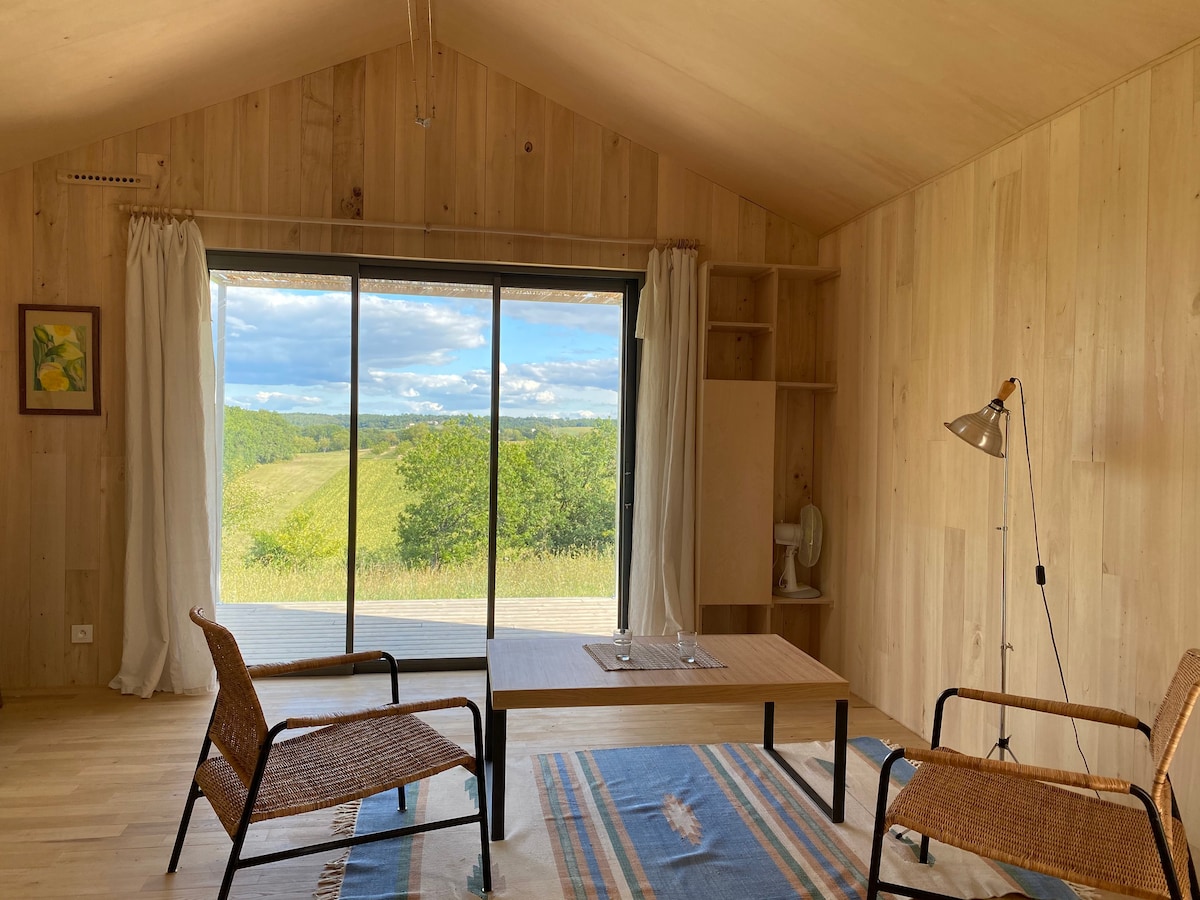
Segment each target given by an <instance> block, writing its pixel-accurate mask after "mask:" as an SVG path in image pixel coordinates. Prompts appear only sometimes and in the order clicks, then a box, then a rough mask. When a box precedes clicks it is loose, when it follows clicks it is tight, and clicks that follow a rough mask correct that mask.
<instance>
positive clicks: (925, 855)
mask: <svg viewBox="0 0 1200 900" xmlns="http://www.w3.org/2000/svg"><path fill="white" fill-rule="evenodd" d="M920 859H921V862H923V863H926V864H928V862H929V835H927V834H923V835H921V856H920Z"/></svg>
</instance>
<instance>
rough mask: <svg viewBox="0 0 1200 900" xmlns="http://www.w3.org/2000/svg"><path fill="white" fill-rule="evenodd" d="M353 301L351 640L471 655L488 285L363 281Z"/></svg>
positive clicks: (484, 519)
mask: <svg viewBox="0 0 1200 900" xmlns="http://www.w3.org/2000/svg"><path fill="white" fill-rule="evenodd" d="M360 292H361V299H360V303H359V320H358V321H359V341H358V358H359V366H358V423H357V424H358V447H359V453H358V504H357V508H356V509H357V514H356V516H355V535H356V542H355V552H356V557H355V558H356V564H355V570H354V639H355V644H356V645H358V646H360V647H368V646H370V647H375V646H380V647H385V648H387V649H388V650H389V652H392V653H393V654H394V655H396V656H397V657H403V658H405V659H471V658H475V657H479V656H481V655H482V654H483V651H484V641H486V639H487V627H488V522H489V516H488V511H489V509H488V507H489V496H490V492H489V488H488V485H489V482H490V477H491V471H490V463H489V452H488V448H489V439H490V435H491V432H492V422H493V420H492V334H493V330H494V329H493V319H492V305H493V304H492V294H493V287H492V284H491V283H490V281H489V282H488V283H485V284H471V283H468V282H463V281H455V282H446V281H429V280H420V279H402V278H377V277H372V278H364V279H363V281H362V283H361V287H360Z"/></svg>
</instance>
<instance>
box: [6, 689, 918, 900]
mask: <svg viewBox="0 0 1200 900" xmlns="http://www.w3.org/2000/svg"><path fill="white" fill-rule="evenodd" d="M259 689H260V693H261V696H262V698H263V704H264V707H265V708H266V713H267V719H268V721H269V722H274V721H277V720H279V719H281V718H284V717H286V716H289V715H298V714H301V713H305V712H311V711H317V710H330V709H346V708H350V707H352V706H357V705H368V704H370V705H374V704H377V703H380V702H386V699H387V686H386V677H385V676H382V675H356V676H346V677H328V678H287V679H274V680H264V681H260V682H259ZM401 691H402V699H419V698H428V697H437V696H448V695H459V694H465V695H466V696H468V697H471V698H472V699H474V700H476V702H478V703H479V704H480V706H481V708H482V700H483V691H484V675H483V673H482V672H449V673H446V672H443V673H421V674H404V675H402V676H401ZM4 702H5V703H4V707H3V708H0V897H4V898H14V900H49V898H56V900H57V898H63V900H65V898H105V900H116V898H120V900H167V898H170V900H184V898H186V900H211V898H214V897H215V896H216V892H217V887H218V885H219V882H220V877H221V874H222V870H223V867H224V862H225V859H226V857H227V854H228V851H229V839H228V837H226V835H225V832H224V831H223V829H222V828H221V827H220V825H219V824H218V823H217V821H216V818H215V817H214V816H213V814H212V812H211V810H210V809H209V808H208V806H207V804H206V803H205V802H204V801H201V802H200V803H199V804H197V807H196V810H197V813H196V815H195V816H194V818H193V822H192V827H191V830H190V832H189V835H188V840H187V843H186V845H185V846H184V850H183V858H182V863H181V865H180V870H179V872H178V873H177V874H175V875H166V874H164V873H165V870H166V865H167V859H168V857H169V855H170V849H171V844H172V841H173V840H174V836H175V829H176V827H177V825H178V821H179V814H180V811H181V810H182V808H183V801H184V796H185V794H186V791H187V786H188V782H189V780H190V778H191V772H192V769H193V767H194V765H195V762H196V754H197V753H198V751H199V748H200V741H201V737H202V735H203V731H204V728H205V725H206V724H207V721H208V716H209V712H210V710H211V698H210V697H206V696H196V697H189V696H172V695H156V696H155V697H153V698H152V699H150V700H139V699H136V698H134V697H122V696H120V695H118V694H116V693H115V692H113V691H110V690H107V689H104V688H87V689H81V690H73V691H68V690H58V691H48V692H47V691H36V692H35V691H23V692H22V691H12V692H6V693H5V697H4ZM761 716H762V712H761V708H759V707H757V706H746V705H738V706H732V705H731V706H725V705H719V706H718V705H714V706H706V707H683V706H673V707H650V706H646V707H636V708H628V709H623V710H621V711H620V712H619V713H615V712H614V711H613V710H609V709H603V708H596V709H589V710H552V711H549V712H544V711H532V712H516V713H512V714H510V716H509V753H510V758H514V757H519V756H521V755H528V754H530V753H538V752H546V751H551V750H562V749H577V748H583V747H604V746H621V745H637V744H654V743H677V742H690V743H711V742H719V741H727V740H737V741H741V740H751V741H752V740H758V739H761V728H762V722H761ZM429 719H430V721H431V722H434V723H435V724H436V726H437V727H439V728H442V729H443V730H444V731H446V733H447V734H449V735H450V736H451V737H453V738H455V739H456V740H460V741H463V742H466V741H467V740H469V735H470V725H469V721H468V720H467V719H466V718H465V717H464V716H463V714H462V711H458V712H457V713H454V712H439V713H435V714H432V715H430V717H429ZM614 723H619V724H618V725H616V726H614ZM832 734H833V708H832V704H830V705H828V706H826V705H823V704H822V705H815V704H806V705H795V704H781V705H780V706H779V707H778V709H777V718H776V736H777V737H776V739H777V740H778V741H780V742H787V741H801V740H816V739H828V738H830V737H832ZM850 734H851V736H855V735H875V736H878V737H881V738H885V739H889V740H897V741H901V742H920V740H919V738H917V737H916V736H915V735H913V734H912V733H911V732H908V731H907V730H906V729H904V728H902V727H901V726H900V725H899V724H898V723H896V722H894V721H893V720H891V719H889V718H888V717H886V716H884V715H883V714H882V713H880V712H879V711H878V710H876V709H874V708H872V707H870V706H867V705H866V704H864V703H862V702H860V701H857V700H855V701H852V703H851V710H850ZM924 746H927V744H924ZM329 815H330V814H329V812H328V811H326V812H318V813H311V814H309V815H307V816H302V817H297V818H293V819H285V820H280V821H279V823H272V824H262V825H259V826H256V828H257V831H256V828H251V830H250V837H249V839H248V841H247V849H248V851H251V852H257V851H261V850H264V849H278V848H281V847H283V846H286V845H287V844H289V843H298V842H308V841H316V840H325V839H327V838H328V823H329ZM336 855H337V854H329V856H328V857H319V856H314V857H308V858H307V859H301V860H292V861H289V862H284V863H278V864H275V865H270V866H263V867H260V868H257V869H248V870H244V871H242V872H240V873H238V875H237V877H236V878H235V880H234V889H233V894H232V896H233V897H236V898H241V900H248V898H256V900H283V898H288V900H310V898H311V896H312V891H313V888H314V886H315V885H316V881H317V877H318V875H319V873H320V871H321V868H322V865H323V864H324V862H325V861H326V860H327V859H328V858H330V857H333V856H336ZM531 900H534V898H531Z"/></svg>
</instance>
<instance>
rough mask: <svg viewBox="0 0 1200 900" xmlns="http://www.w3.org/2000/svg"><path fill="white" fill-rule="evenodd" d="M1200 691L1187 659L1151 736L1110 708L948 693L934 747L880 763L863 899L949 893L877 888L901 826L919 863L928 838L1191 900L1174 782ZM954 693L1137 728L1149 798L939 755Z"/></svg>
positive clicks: (1049, 871)
mask: <svg viewBox="0 0 1200 900" xmlns="http://www.w3.org/2000/svg"><path fill="white" fill-rule="evenodd" d="M1198 694H1200V650H1189V651H1188V652H1187V653H1185V654H1184V655H1183V659H1181V660H1180V662H1179V668H1178V669H1177V670H1176V672H1175V676H1174V678H1172V680H1171V684H1170V687H1169V688H1168V689H1167V693H1166V696H1165V697H1164V698H1163V701H1162V705H1161V706H1160V707H1159V709H1158V714H1157V716H1155V719H1154V727H1153V728H1151V727H1149V726H1147V725H1146V724H1145V723H1143V722H1141V721H1139V720H1138V719H1137V718H1136V717H1135V716H1131V715H1126V714H1125V713H1120V712H1117V711H1115V710H1111V709H1104V708H1102V707H1095V706H1082V705H1080V704H1076V703H1061V702H1058V701H1054V700H1038V699H1034V698H1031V697H1019V696H1015V695H1012V694H1000V693H993V692H991V691H977V690H972V689H967V688H951V689H950V690H947V691H945V692H944V693H943V694H942V696H941V697H939V698H938V702H937V708H936V711H935V713H934V720H933V741H932V743H933V747H934V749H932V750H920V749H910V748H900V749H898V750H895V751H893V752H892V753H891V754H890V755H889V756H888V757H887V759H886V760H885V762H884V765H883V771H882V772H881V774H880V780H879V799H878V807H877V811H876V819H875V836H874V841H873V843H872V847H871V868H870V873H869V875H868V881H867V900H876V898H877V896H878V894H879V892H880V891H886V892H889V893H892V894H899V895H904V896H908V897H917V898H922V900H934V898H941V897H943V896H944V895H942V894H936V893H933V892H930V891H925V890H921V889H919V888H912V887H907V886H905V885H899V884H893V883H890V882H885V881H881V880H880V878H879V864H880V856H881V853H882V850H883V836H884V834H885V833H886V832H887V831H888V829H889V828H891V827H892V826H893V825H899V826H900V827H902V828H907V829H912V830H913V831H916V832H918V833H919V834H921V835H922V838H921V853H920V860H921V862H922V863H927V862H928V861H929V839H930V838H934V839H935V840H939V841H942V842H943V843H946V844H950V845H952V846H955V847H959V848H961V849H964V850H968V851H970V852H972V853H977V854H979V855H980V856H985V857H988V858H989V859H994V860H998V861H999V862H1003V863H1010V864H1012V865H1015V866H1020V867H1022V868H1025V869H1033V870H1034V871H1037V872H1042V873H1044V874H1046V875H1052V876H1055V877H1057V878H1063V879H1066V880H1068V881H1073V882H1076V883H1079V884H1084V885H1088V886H1091V887H1096V888H1101V889H1103V890H1107V891H1115V892H1117V893H1120V894H1127V895H1129V896H1133V897H1142V898H1170V900H1184V898H1186V897H1188V896H1189V891H1190V894H1191V895H1192V896H1200V889H1198V888H1197V884H1196V870H1195V866H1194V864H1193V862H1192V857H1191V852H1190V851H1189V849H1188V843H1187V836H1186V835H1185V834H1184V830H1183V823H1182V822H1181V821H1180V820H1179V809H1178V807H1177V806H1176V804H1175V794H1174V791H1173V790H1172V789H1171V782H1170V779H1169V778H1168V776H1167V768H1168V766H1169V765H1170V763H1171V758H1172V756H1173V755H1174V754H1175V749H1176V747H1178V745H1179V740H1180V738H1181V737H1182V735H1183V729H1184V726H1185V725H1186V723H1187V719H1188V716H1189V715H1190V714H1191V711H1192V706H1193V705H1194V704H1195V702H1196V698H1197V695H1198ZM954 696H958V697H961V698H964V699H968V700H978V701H983V702H984V703H994V704H1002V705H1005V706H1012V707H1019V708H1021V709H1029V710H1034V711H1037V712H1044V713H1051V714H1053V715H1058V716H1069V717H1072V718H1076V719H1087V720H1090V721H1093V722H1100V723H1103V724H1108V725H1116V726H1120V727H1122V728H1135V729H1137V730H1139V731H1141V732H1142V733H1143V734H1145V735H1146V737H1147V738H1148V739H1149V751H1150V757H1151V760H1152V761H1153V764H1154V766H1155V773H1154V781H1153V784H1152V785H1151V788H1150V790H1149V791H1146V790H1144V789H1143V788H1141V787H1139V786H1138V785H1136V784H1132V783H1130V782H1129V781H1125V780H1122V779H1120V778H1107V777H1101V776H1098V775H1089V774H1081V773H1077V772H1070V771H1064V770H1061V769H1047V768H1041V767H1037V766H1027V765H1021V764H1019V763H1013V762H1001V761H998V760H991V759H981V758H979V757H975V756H967V755H964V754H960V753H956V752H955V751H953V750H950V749H947V748H943V747H941V746H940V738H941V728H942V711H943V707H944V705H945V703H946V701H947V700H948V699H950V698H951V697H954ZM902 758H904V759H910V760H912V761H914V762H918V763H920V767H919V768H918V769H917V771H916V774H914V775H913V776H912V778H911V780H910V781H909V782H908V784H906V785H905V786H904V787H903V788H902V789H901V790H900V792H899V794H898V795H897V796H896V799H895V800H894V801H892V804H891V806H890V807H889V806H888V805H887V795H888V785H889V781H890V776H891V768H892V765H893V764H894V763H895V762H896V760H898V759H902ZM1060 785H1061V786H1060ZM1066 788H1076V789H1082V790H1085V791H1089V792H1092V793H1083V792H1082V791H1081V790H1067V789H1066ZM1101 792H1104V793H1112V794H1131V795H1133V796H1134V797H1136V798H1137V799H1138V800H1139V801H1141V804H1142V807H1143V808H1137V807H1131V806H1127V805H1125V804H1121V803H1116V802H1113V801H1111V800H1105V799H1101V798H1100V793H1101Z"/></svg>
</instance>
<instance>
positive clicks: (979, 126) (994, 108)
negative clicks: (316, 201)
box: [0, 0, 1200, 232]
mask: <svg viewBox="0 0 1200 900" xmlns="http://www.w3.org/2000/svg"><path fill="white" fill-rule="evenodd" d="M424 2H425V0H412V5H413V11H414V13H415V14H416V15H417V16H418V18H420V17H421V16H423V15H424V13H425V6H424V5H423V4H424ZM433 3H434V6H433V17H434V35H435V37H436V39H437V40H439V41H440V42H442V43H444V44H447V45H449V46H451V47H453V48H455V49H456V50H458V51H460V52H462V53H465V54H467V55H468V56H471V57H473V58H475V59H476V60H478V61H479V62H481V63H483V64H484V65H486V66H489V67H492V68H495V69H498V70H499V71H502V72H504V73H505V74H507V75H509V76H510V77H512V78H515V79H516V80H518V81H520V82H523V83H524V84H526V85H528V86H529V87H531V88H533V89H535V90H537V91H539V92H540V93H542V94H545V95H546V96H548V97H550V98H551V99H553V100H555V101H557V102H559V103H562V104H563V105H565V106H569V107H571V108H572V109H574V110H575V111H576V112H579V113H581V114H583V115H586V116H588V117H590V118H592V119H595V120H596V121H598V122H600V123H601V124H603V125H605V126H607V127H609V128H611V129H613V130H615V131H618V132H620V133H622V134H624V135H626V136H628V137H630V138H633V139H634V140H636V141H638V142H640V143H642V144H644V145H646V146H648V147H650V148H651V149H653V150H656V151H658V152H660V153H663V154H666V155H668V156H671V157H673V158H675V159H676V160H678V161H679V162H681V163H683V164H684V165H686V166H688V167H689V168H692V169H694V170H695V171H697V172H698V173H700V174H702V175H705V176H706V177H709V178H711V179H713V180H715V181H717V182H719V183H721V184H723V185H724V186H726V187H728V188H730V189H732V190H735V191H737V192H738V193H741V194H743V195H744V196H746V197H748V198H750V199H752V200H754V201H756V202H758V203H760V204H762V205H763V206H766V207H768V208H769V209H771V210H773V211H775V212H777V213H779V214H781V215H784V216H786V217H788V218H791V219H793V220H795V221H797V222H801V223H803V224H805V225H807V226H808V227H810V228H812V229H813V230H814V231H818V232H820V231H824V230H826V229H828V228H831V227H833V226H835V225H837V224H839V223H840V222H843V221H845V220H846V219H848V218H851V217H853V216H854V215H855V214H857V213H859V212H861V211H863V210H865V209H868V208H870V207H871V206H873V205H875V204H876V203H879V202H880V201H882V200H885V199H887V198H888V197H891V196H894V195H895V194H897V193H899V192H901V191H903V190H905V189H907V188H909V187H911V186H913V185H915V184H919V183H920V182H922V181H924V180H926V179H928V178H930V177H931V176H933V175H936V174H938V173H939V172H942V171H945V170H946V169H948V168H950V167H952V166H954V165H955V164H957V163H959V162H961V161H963V160H965V159H968V158H970V157H972V156H974V155H975V154H977V153H979V152H981V151H983V150H984V149H986V148H988V147H990V146H992V145H994V144H996V143H997V142H999V141H1001V140H1003V139H1004V138H1005V137H1007V136H1009V135H1011V134H1013V133H1015V132H1017V131H1020V130H1022V129H1023V128H1025V127H1026V126H1028V125H1030V124H1032V123H1034V122H1036V121H1039V120H1040V119H1042V118H1044V117H1046V116H1048V115H1050V114H1051V113H1054V112H1055V111H1057V110H1059V109H1061V108H1063V107H1064V106H1067V105H1069V104H1071V103H1072V102H1074V101H1076V100H1078V99H1079V98H1080V97H1083V96H1085V95H1087V94H1089V93H1091V92H1092V91H1094V90H1097V89H1098V88H1100V87H1102V86H1104V85H1107V84H1110V83H1112V82H1113V81H1115V80H1117V79H1119V78H1120V77H1121V76H1123V75H1124V74H1126V73H1128V72H1130V71H1132V70H1134V69H1137V68H1139V67H1141V66H1142V65H1144V64H1145V63H1147V62H1149V61H1151V60H1153V59H1157V58H1158V57H1161V56H1163V55H1164V54H1166V53H1168V52H1170V51H1171V50H1173V49H1175V48H1177V47H1179V46H1181V45H1183V44H1186V43H1189V42H1190V41H1191V40H1193V39H1194V38H1196V37H1197V36H1198V35H1200V3H1196V2H1195V0H1137V2H1133V0H725V2H715V0H433ZM408 38H409V24H408V4H407V3H406V2H405V0H388V2H384V0H353V2H346V0H341V2H339V0H206V2H205V3H199V4H175V3H162V2H161V0H158V2H151V0H108V2H106V3H98V2H95V0H16V2H9V3H6V4H4V5H3V6H2V7H0V171H5V170H7V169H9V168H12V167H15V166H18V165H21V164H24V163H27V162H29V161H31V160H34V159H39V158H42V157H45V156H48V155H51V154H54V153H57V152H61V151H63V150H67V149H70V148H72V147H74V146H78V145H81V144H84V143H87V142H89V141H92V140H96V139H99V138H103V137H107V136H109V135H113V134H117V133H120V132H122V131H126V130H128V129H130V128H134V127H137V126H140V125H144V124H149V123H151V122H156V121H160V120H162V119H165V118H168V117H170V116H172V115H176V114H179V113H182V112H187V111H189V110H192V109H197V108H200V107H203V106H206V105H208V104H210V103H215V102H217V101H220V100H225V99H228V98H230V97H234V96H237V95H239V94H242V93H245V92H247V91H250V90H256V89H258V88H262V87H266V86H268V85H271V84H274V83H277V82H280V81H283V80H286V79H288V78H293V77H296V76H297V75H301V74H304V73H306V72H310V71H315V70H317V69H320V68H323V67H325V66H328V65H332V64H334V63H337V62H341V61H343V60H346V59H350V58H353V57H355V56H360V55H363V54H365V53H368V52H371V51H374V50H379V49H382V48H384V47H387V46H391V45H394V44H398V43H403V42H405V41H407V40H408Z"/></svg>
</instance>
